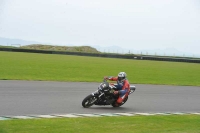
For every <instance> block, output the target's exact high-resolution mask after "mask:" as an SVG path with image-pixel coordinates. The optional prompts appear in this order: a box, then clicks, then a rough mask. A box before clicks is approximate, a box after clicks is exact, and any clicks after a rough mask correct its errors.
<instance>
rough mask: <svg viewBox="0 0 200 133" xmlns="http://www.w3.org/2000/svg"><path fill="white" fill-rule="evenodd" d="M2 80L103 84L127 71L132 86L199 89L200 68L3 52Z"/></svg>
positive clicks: (110, 59)
mask: <svg viewBox="0 0 200 133" xmlns="http://www.w3.org/2000/svg"><path fill="white" fill-rule="evenodd" d="M0 71H1V74H0V79H1V80H48V81H75V82H76V81H82V82H101V81H102V79H103V77H104V76H105V75H108V76H116V75H117V74H118V72H120V71H125V72H126V73H127V74H128V79H129V81H130V83H134V84H168V85H191V86H200V82H199V79H200V64H195V63H180V62H164V61H163V62H161V61H144V60H130V59H114V58H98V57H86V56H70V55H55V54H54V55H53V54H34V53H17V52H0Z"/></svg>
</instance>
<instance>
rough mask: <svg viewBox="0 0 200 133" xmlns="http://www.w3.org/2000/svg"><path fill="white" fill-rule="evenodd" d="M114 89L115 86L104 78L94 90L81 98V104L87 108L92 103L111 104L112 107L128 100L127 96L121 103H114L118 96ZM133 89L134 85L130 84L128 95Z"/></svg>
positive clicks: (134, 88)
mask: <svg viewBox="0 0 200 133" xmlns="http://www.w3.org/2000/svg"><path fill="white" fill-rule="evenodd" d="M116 90H117V88H116V87H115V84H110V83H108V82H107V81H105V80H104V81H103V82H102V83H100V85H99V87H98V89H97V90H96V91H95V92H93V93H91V94H90V95H88V96H87V97H85V98H84V99H83V101H82V106H83V107H84V108H89V107H91V106H92V105H104V106H105V105H111V106H113V107H120V106H122V105H123V104H124V103H125V102H126V101H127V100H128V96H127V97H126V98H125V99H124V100H123V101H122V103H121V104H118V105H116V104H115V103H116V101H117V99H118V97H119V95H114V91H116ZM135 90H136V87H135V86H130V92H129V95H130V94H132V93H133V92H134V91H135Z"/></svg>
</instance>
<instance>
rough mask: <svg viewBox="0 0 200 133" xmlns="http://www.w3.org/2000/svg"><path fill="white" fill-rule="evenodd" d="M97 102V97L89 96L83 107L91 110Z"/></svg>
mask: <svg viewBox="0 0 200 133" xmlns="http://www.w3.org/2000/svg"><path fill="white" fill-rule="evenodd" d="M96 100H97V98H96V97H95V96H93V95H88V96H87V97H86V98H84V99H83V101H82V106H83V107H84V108H89V107H91V106H92V105H93V104H94V103H95V102H96Z"/></svg>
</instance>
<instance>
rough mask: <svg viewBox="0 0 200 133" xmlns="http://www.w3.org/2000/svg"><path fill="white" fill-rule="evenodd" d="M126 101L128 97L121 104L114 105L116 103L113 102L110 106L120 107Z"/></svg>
mask: <svg viewBox="0 0 200 133" xmlns="http://www.w3.org/2000/svg"><path fill="white" fill-rule="evenodd" d="M127 100H128V96H127V97H126V98H125V99H124V100H123V102H122V103H121V104H119V105H116V104H115V103H116V102H113V103H112V106H113V107H120V106H122V105H123V104H125V102H126V101H127Z"/></svg>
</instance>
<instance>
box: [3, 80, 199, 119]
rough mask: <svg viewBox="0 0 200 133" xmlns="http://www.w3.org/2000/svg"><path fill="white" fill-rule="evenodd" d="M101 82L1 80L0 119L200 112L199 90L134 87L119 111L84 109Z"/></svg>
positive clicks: (108, 107) (171, 87)
mask: <svg viewBox="0 0 200 133" xmlns="http://www.w3.org/2000/svg"><path fill="white" fill-rule="evenodd" d="M98 85H99V83H87V82H48V81H9V80H0V116H17V115H47V114H68V113H85V114H90V113H92V114H93V113H125V112H136V113H137V112H140V113H164V112H172V113H173V112H191V113H192V112H199V111H200V87H192V86H166V85H142V84H135V86H136V91H135V92H134V93H133V94H131V95H130V96H129V99H128V101H127V103H126V104H124V105H123V106H122V107H119V108H113V107H111V106H93V107H91V108H83V107H82V105H81V102H82V100H83V99H84V98H85V97H86V96H87V95H89V94H90V93H91V92H93V91H95V90H96V89H97V86H98Z"/></svg>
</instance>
